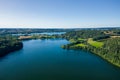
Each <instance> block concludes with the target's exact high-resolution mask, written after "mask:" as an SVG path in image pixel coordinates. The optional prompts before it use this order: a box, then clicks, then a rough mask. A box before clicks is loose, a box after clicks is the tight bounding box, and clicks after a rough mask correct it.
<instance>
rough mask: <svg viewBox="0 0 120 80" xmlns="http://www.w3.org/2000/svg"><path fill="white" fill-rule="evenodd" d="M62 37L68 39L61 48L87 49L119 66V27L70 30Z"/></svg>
mask: <svg viewBox="0 0 120 80" xmlns="http://www.w3.org/2000/svg"><path fill="white" fill-rule="evenodd" d="M62 37H63V38H65V39H67V40H69V41H70V43H69V44H67V45H63V46H62V48H64V49H77V50H79V49H82V50H87V51H89V52H92V53H94V54H96V55H98V56H100V57H101V58H103V59H105V60H107V61H108V62H110V63H112V64H114V65H116V66H118V67H120V29H112V30H79V31H71V32H67V33H66V34H63V35H62Z"/></svg>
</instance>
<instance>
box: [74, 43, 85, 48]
mask: <svg viewBox="0 0 120 80" xmlns="http://www.w3.org/2000/svg"><path fill="white" fill-rule="evenodd" d="M75 46H77V47H85V46H86V45H85V44H82V43H80V44H76V45H75Z"/></svg>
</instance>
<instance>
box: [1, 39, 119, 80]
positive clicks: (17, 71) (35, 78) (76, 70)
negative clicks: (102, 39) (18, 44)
mask: <svg viewBox="0 0 120 80" xmlns="http://www.w3.org/2000/svg"><path fill="white" fill-rule="evenodd" d="M67 43H69V42H68V41H67V40H64V39H48V40H28V41H23V44H24V47H23V49H21V50H19V51H16V52H13V53H10V54H9V55H7V56H5V57H3V58H1V59H0V80H120V68H117V67H115V66H113V65H111V64H110V63H108V62H106V61H105V60H103V59H101V58H100V57H98V56H96V55H94V54H92V53H90V52H86V51H82V50H64V49H62V48H61V45H63V44H67Z"/></svg>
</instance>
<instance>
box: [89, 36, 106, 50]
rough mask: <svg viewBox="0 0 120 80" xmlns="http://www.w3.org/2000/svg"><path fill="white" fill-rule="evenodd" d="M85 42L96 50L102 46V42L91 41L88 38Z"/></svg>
mask: <svg viewBox="0 0 120 80" xmlns="http://www.w3.org/2000/svg"><path fill="white" fill-rule="evenodd" d="M87 42H88V43H89V44H90V45H92V46H94V47H96V48H101V47H102V46H103V44H104V43H103V42H98V41H93V39H92V38H89V39H88V41H87Z"/></svg>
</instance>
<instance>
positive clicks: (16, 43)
mask: <svg viewBox="0 0 120 80" xmlns="http://www.w3.org/2000/svg"><path fill="white" fill-rule="evenodd" d="M22 47H23V43H22V42H21V41H20V40H18V39H17V38H16V37H13V36H10V35H4V36H0V57H2V56H5V55H7V54H8V53H10V52H13V51H16V50H19V49H21V48H22Z"/></svg>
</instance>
